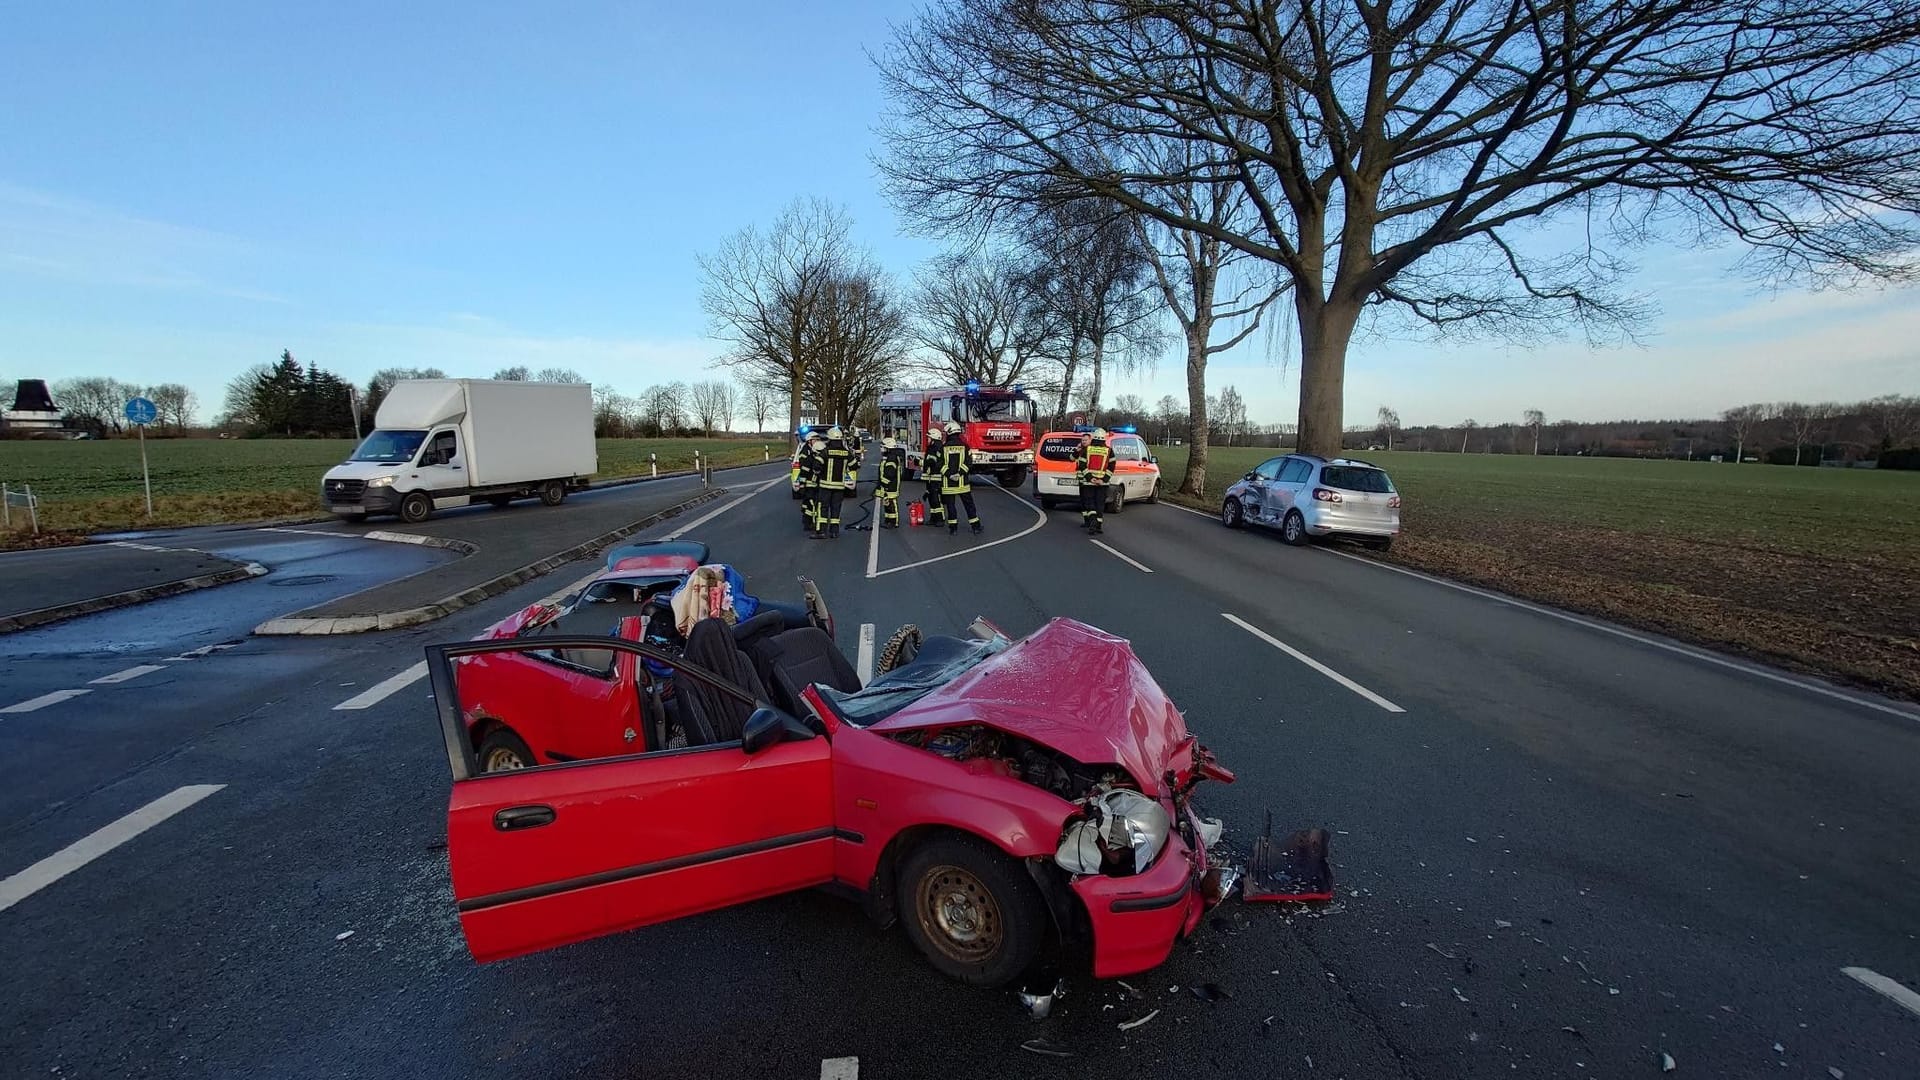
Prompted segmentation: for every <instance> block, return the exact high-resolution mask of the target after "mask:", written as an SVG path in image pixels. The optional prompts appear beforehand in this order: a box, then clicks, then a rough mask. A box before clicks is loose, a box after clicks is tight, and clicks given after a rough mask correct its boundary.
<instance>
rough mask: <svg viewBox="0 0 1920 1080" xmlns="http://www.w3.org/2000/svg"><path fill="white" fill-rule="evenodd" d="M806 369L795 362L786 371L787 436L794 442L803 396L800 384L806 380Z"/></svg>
mask: <svg viewBox="0 0 1920 1080" xmlns="http://www.w3.org/2000/svg"><path fill="white" fill-rule="evenodd" d="M805 375H806V371H805V370H804V369H803V368H801V367H800V365H798V364H795V365H794V366H793V367H792V369H790V370H789V371H788V373H787V376H788V382H787V391H788V398H787V438H789V439H792V440H794V441H795V442H796V443H797V442H798V441H799V439H800V434H799V432H800V399H801V398H802V397H804V396H805V392H804V391H803V390H802V389H801V384H802V383H804V382H805V381H806V378H805Z"/></svg>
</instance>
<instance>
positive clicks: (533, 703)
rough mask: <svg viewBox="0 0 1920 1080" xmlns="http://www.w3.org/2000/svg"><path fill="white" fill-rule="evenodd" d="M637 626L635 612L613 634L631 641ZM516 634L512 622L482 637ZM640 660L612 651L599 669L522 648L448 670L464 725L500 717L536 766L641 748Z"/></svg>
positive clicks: (468, 659) (643, 728)
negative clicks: (558, 705) (606, 668)
mask: <svg viewBox="0 0 1920 1080" xmlns="http://www.w3.org/2000/svg"><path fill="white" fill-rule="evenodd" d="M521 614H522V615H526V614H527V613H526V612H522V613H521ZM515 618H516V619H517V618H519V616H516V617H515ZM512 622H514V620H513V619H509V620H508V621H507V623H501V624H499V625H500V627H506V626H507V625H508V624H510V623H512ZM640 629H641V628H640V620H639V619H634V618H629V619H623V620H621V623H620V627H619V630H620V636H621V637H622V638H625V639H626V640H628V641H638V640H639V639H640ZM515 633H518V629H517V628H516V629H514V630H513V631H512V632H501V633H493V632H491V631H490V632H489V636H490V637H496V638H511V637H513V636H514V634H515ZM639 663H640V662H639V658H638V657H636V656H635V655H634V654H632V653H627V652H616V653H614V654H613V669H612V671H611V673H610V674H608V675H606V676H600V675H596V674H592V673H590V672H587V671H582V670H579V669H577V668H573V667H567V666H564V665H562V664H559V663H555V662H553V661H550V660H544V659H541V658H539V657H536V656H532V655H529V654H527V653H498V654H494V655H481V656H469V657H464V658H462V659H461V660H460V661H458V663H457V665H456V668H455V670H456V671H457V672H458V673H459V674H458V678H459V684H460V704H461V709H462V711H463V713H464V716H465V720H466V724H467V730H468V731H470V732H477V731H480V730H482V729H484V728H485V727H486V725H488V724H489V722H493V721H498V722H502V723H505V724H506V725H507V726H508V727H511V728H512V729H513V730H514V732H515V733H516V734H518V735H519V736H520V738H521V740H522V741H524V742H525V743H526V744H527V749H529V750H531V751H533V756H534V760H535V762H536V763H538V764H541V765H551V764H555V763H557V762H563V761H580V760H585V759H589V758H605V757H619V756H621V755H625V754H637V753H639V752H641V751H642V750H645V749H646V745H645V743H644V741H643V738H644V736H643V734H642V733H644V732H645V731H646V730H647V725H646V724H645V723H644V722H643V717H642V710H641V705H640V691H639V685H640V684H639V679H638V674H639ZM555 702H566V703H567V705H568V706H569V709H568V711H567V712H566V713H564V714H563V713H559V712H556V711H555V710H554V708H553V705H554V703H555Z"/></svg>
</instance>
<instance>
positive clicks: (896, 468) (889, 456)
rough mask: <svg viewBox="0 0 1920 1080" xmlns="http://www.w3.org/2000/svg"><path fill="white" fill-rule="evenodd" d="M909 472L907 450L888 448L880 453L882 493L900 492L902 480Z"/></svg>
mask: <svg viewBox="0 0 1920 1080" xmlns="http://www.w3.org/2000/svg"><path fill="white" fill-rule="evenodd" d="M906 472H907V452H906V451H905V450H888V451H885V452H884V453H882V454H881V455H880V487H879V491H880V494H882V495H898V494H900V482H901V480H902V479H903V478H904V477H905V476H906Z"/></svg>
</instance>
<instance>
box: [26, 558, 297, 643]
mask: <svg viewBox="0 0 1920 1080" xmlns="http://www.w3.org/2000/svg"><path fill="white" fill-rule="evenodd" d="M266 572H267V568H266V567H264V566H261V565H260V564H259V563H253V562H241V561H239V560H236V559H229V558H225V557H223V556H220V555H214V554H211V553H208V552H205V551H196V550H193V549H191V548H158V547H152V546H150V545H146V544H133V543H127V542H118V543H105V544H86V545H81V546H77V547H71V548H66V549H64V550H60V551H57V552H56V551H43V552H35V553H34V554H33V555H32V556H31V557H17V558H9V557H0V634H5V633H10V632H12V631H15V630H25V629H28V628H29V627H35V626H45V625H47V624H49V623H56V622H60V621H62V620H65V619H73V618H78V617H80V616H82V615H91V614H94V613H95V612H100V611H110V610H112V609H114V608H122V607H127V606H129V605H132V604H141V603H145V602H147V601H149V600H160V599H164V598H166V597H169V596H179V595H181V594H182V593H190V592H196V591H198V590H200V589H211V588H213V587H214V586H216V585H227V584H231V583H233V582H236V581H246V580H248V579H249V578H255V577H259V576H261V575H262V574H265V573H266Z"/></svg>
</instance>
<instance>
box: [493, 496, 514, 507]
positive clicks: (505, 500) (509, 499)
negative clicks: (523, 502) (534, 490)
mask: <svg viewBox="0 0 1920 1080" xmlns="http://www.w3.org/2000/svg"><path fill="white" fill-rule="evenodd" d="M487 501H488V502H490V503H492V504H493V505H494V506H495V507H497V508H499V509H501V510H505V509H506V508H507V507H509V506H512V505H513V496H511V495H489V496H487Z"/></svg>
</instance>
